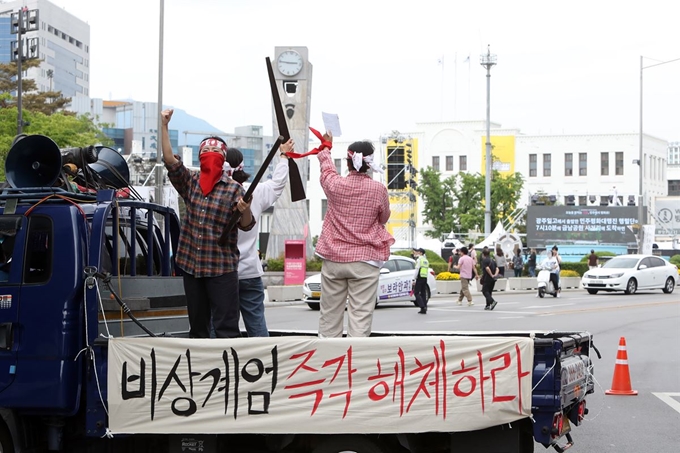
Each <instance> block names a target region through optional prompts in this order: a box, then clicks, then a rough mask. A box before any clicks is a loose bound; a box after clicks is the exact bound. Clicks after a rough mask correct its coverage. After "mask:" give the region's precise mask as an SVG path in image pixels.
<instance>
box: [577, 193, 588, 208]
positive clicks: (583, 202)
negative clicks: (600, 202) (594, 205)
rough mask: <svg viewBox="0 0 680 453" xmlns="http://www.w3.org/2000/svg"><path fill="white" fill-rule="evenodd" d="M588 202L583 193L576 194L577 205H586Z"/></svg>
mask: <svg viewBox="0 0 680 453" xmlns="http://www.w3.org/2000/svg"><path fill="white" fill-rule="evenodd" d="M587 204H588V203H587V202H586V196H585V195H579V196H578V205H579V206H586V205H587Z"/></svg>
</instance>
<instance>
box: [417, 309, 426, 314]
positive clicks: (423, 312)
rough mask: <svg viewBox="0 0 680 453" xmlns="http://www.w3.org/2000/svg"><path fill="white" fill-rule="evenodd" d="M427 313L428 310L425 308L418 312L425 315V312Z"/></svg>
mask: <svg viewBox="0 0 680 453" xmlns="http://www.w3.org/2000/svg"><path fill="white" fill-rule="evenodd" d="M426 313H427V311H426V310H423V309H421V310H420V311H419V312H418V314H419V315H424V314H426Z"/></svg>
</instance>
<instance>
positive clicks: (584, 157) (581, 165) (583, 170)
mask: <svg viewBox="0 0 680 453" xmlns="http://www.w3.org/2000/svg"><path fill="white" fill-rule="evenodd" d="M578 175H579V176H588V154H587V153H578Z"/></svg>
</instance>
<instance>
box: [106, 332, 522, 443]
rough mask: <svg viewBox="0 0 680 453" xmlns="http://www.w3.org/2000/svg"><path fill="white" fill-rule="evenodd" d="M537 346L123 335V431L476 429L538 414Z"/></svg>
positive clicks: (118, 407)
mask: <svg viewBox="0 0 680 453" xmlns="http://www.w3.org/2000/svg"><path fill="white" fill-rule="evenodd" d="M533 350H534V347H533V340H531V339H530V338H523V337H482V336H480V337H475V336H446V335H438V336H409V337H397V336H395V337H375V338H326V339H320V338H317V337H303V336H291V337H271V338H235V339H182V338H114V339H110V340H109V348H108V410H109V429H110V430H111V432H113V433H194V434H200V433H378V432H383V433H388V432H389V433H399V432H425V431H443V432H453V431H470V430H475V429H482V428H485V427H488V426H493V425H498V424H504V423H510V422H513V421H515V420H518V419H521V418H525V417H527V416H529V415H530V414H531V384H532V370H533Z"/></svg>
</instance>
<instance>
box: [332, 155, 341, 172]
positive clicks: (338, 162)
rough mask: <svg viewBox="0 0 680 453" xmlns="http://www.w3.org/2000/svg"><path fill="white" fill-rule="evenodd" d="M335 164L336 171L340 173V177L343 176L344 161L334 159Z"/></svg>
mask: <svg viewBox="0 0 680 453" xmlns="http://www.w3.org/2000/svg"><path fill="white" fill-rule="evenodd" d="M333 163H334V164H335V171H337V172H338V174H339V175H341V174H342V159H333Z"/></svg>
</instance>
